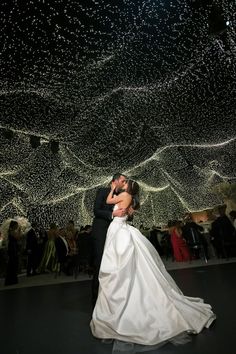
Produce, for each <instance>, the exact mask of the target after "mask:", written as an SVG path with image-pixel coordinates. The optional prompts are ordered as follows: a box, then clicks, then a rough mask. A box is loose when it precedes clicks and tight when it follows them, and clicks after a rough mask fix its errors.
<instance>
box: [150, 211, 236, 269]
mask: <svg viewBox="0 0 236 354" xmlns="http://www.w3.org/2000/svg"><path fill="white" fill-rule="evenodd" d="M205 231H206V230H205V229H204V228H203V226H201V225H200V224H198V223H196V222H194V220H193V215H192V214H191V213H187V214H185V216H184V218H183V220H173V221H169V222H168V228H167V229H166V230H165V231H164V232H163V231H161V230H160V229H159V230H158V229H156V231H155V228H154V229H153V230H151V231H150V232H149V235H150V241H151V242H152V244H153V245H154V247H155V248H156V250H157V251H158V252H159V254H160V255H165V256H166V257H169V256H171V258H172V259H173V261H176V262H187V261H191V260H194V259H199V258H204V259H205V261H206V262H207V260H208V259H209V258H210V253H211V256H212V255H213V256H216V257H217V258H228V257H230V256H236V211H235V210H232V211H231V212H230V213H229V216H227V215H226V205H221V206H219V207H218V213H217V215H215V219H214V220H213V221H212V222H211V224H210V228H209V229H208V230H207V232H205ZM146 232H147V231H146ZM155 232H156V234H158V233H159V235H160V237H159V240H158V239H157V237H154V236H153V235H154V233H155ZM143 233H144V232H143ZM158 241H159V242H158ZM209 249H211V252H210V251H209Z"/></svg>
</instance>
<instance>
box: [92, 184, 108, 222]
mask: <svg viewBox="0 0 236 354" xmlns="http://www.w3.org/2000/svg"><path fill="white" fill-rule="evenodd" d="M106 199H107V191H106V190H105V189H99V190H98V191H97V195H96V199H95V203H94V208H93V212H94V215H95V217H97V218H101V219H105V220H108V221H111V220H112V211H111V210H106V209H105V208H104V206H105V205H106Z"/></svg>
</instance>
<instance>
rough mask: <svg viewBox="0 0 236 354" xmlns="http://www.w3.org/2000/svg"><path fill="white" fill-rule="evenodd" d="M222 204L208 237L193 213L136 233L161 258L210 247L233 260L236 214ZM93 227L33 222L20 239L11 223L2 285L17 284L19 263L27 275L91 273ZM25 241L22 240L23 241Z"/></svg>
mask: <svg viewBox="0 0 236 354" xmlns="http://www.w3.org/2000/svg"><path fill="white" fill-rule="evenodd" d="M225 211H226V206H225V205H223V206H220V207H219V208H218V215H217V216H216V217H215V220H214V221H213V222H212V223H211V227H210V229H209V230H208V235H207V236H208V237H206V233H205V230H204V228H203V227H202V226H201V225H200V224H197V223H196V222H194V220H193V217H192V214H191V213H187V214H185V216H184V217H183V220H181V221H180V220H173V221H169V222H168V225H167V226H166V227H165V228H158V227H155V226H153V227H152V228H151V229H148V228H144V226H143V225H140V228H139V229H140V231H141V233H142V234H143V235H144V236H146V237H147V238H148V239H149V241H150V242H151V243H152V244H153V246H154V247H155V248H156V250H157V251H158V253H159V254H160V256H162V257H165V258H166V259H167V258H168V257H171V258H172V260H173V261H176V262H188V261H191V260H194V259H199V258H204V259H205V260H206V261H207V260H208V259H209V258H210V252H209V248H210V247H212V248H213V250H214V253H215V254H214V255H215V256H216V257H218V258H227V257H229V256H236V229H235V228H236V211H234V210H233V211H231V212H230V213H229V216H227V215H226V213H225ZM91 231H92V227H91V225H86V226H85V227H81V228H80V230H78V229H77V228H76V227H75V224H74V221H73V220H70V221H68V223H67V225H66V226H65V227H64V228H59V227H58V226H57V225H56V224H55V223H52V224H51V225H50V228H49V230H47V231H45V230H43V229H42V228H40V227H39V225H37V224H36V223H34V222H32V223H31V224H30V228H29V229H28V230H27V232H26V233H25V235H24V237H23V238H22V232H21V227H20V225H19V223H18V222H17V221H16V220H11V222H10V224H9V228H8V235H7V244H6V246H7V247H6V249H7V261H6V269H5V285H11V284H16V283H17V282H18V278H17V274H18V271H19V262H20V260H21V258H22V257H23V258H24V259H25V261H26V264H25V268H26V274H27V276H29V277H30V276H34V275H37V274H42V273H47V272H55V273H59V272H61V271H62V272H64V273H65V274H66V275H73V274H75V273H76V272H79V271H81V270H82V271H86V272H87V273H89V274H90V275H92V272H93V242H92V237H91ZM22 239H24V242H22Z"/></svg>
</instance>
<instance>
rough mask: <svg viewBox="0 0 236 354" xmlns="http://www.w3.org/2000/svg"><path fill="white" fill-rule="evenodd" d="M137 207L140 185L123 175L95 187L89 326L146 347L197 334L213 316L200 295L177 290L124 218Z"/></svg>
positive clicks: (99, 335)
mask: <svg viewBox="0 0 236 354" xmlns="http://www.w3.org/2000/svg"><path fill="white" fill-rule="evenodd" d="M119 190H121V192H120V193H118V191H119ZM138 208H139V185H138V183H137V182H136V181H134V180H131V179H128V178H127V177H126V176H125V175H123V174H115V175H114V176H113V179H112V182H111V185H110V187H108V188H101V189H100V190H98V192H97V195H96V199H95V203H94V215H95V217H94V221H93V228H92V236H93V242H94V266H95V271H94V277H93V281H92V295H93V305H94V309H93V314H92V319H91V322H90V328H91V331H92V334H93V336H95V337H96V338H100V339H104V340H107V339H111V340H115V342H120V343H129V344H131V343H133V344H135V345H142V346H144V345H145V346H148V347H149V348H150V346H160V345H162V344H165V343H166V342H168V341H170V342H173V343H174V342H175V341H176V339H177V340H178V337H180V336H183V335H186V333H194V334H197V333H199V332H201V331H202V330H203V328H204V327H207V328H208V327H209V326H210V325H211V323H212V322H213V321H214V320H215V318H216V316H215V314H214V313H213V312H212V310H211V306H210V305H209V304H205V303H204V301H203V300H202V299H201V298H196V297H188V296H185V295H184V294H183V293H182V291H181V290H180V289H179V288H178V286H177V284H176V283H175V281H174V280H173V279H172V277H171V276H170V274H169V273H168V272H167V271H166V269H165V266H164V264H163V262H162V260H161V258H160V256H159V254H158V252H157V251H156V249H155V248H154V247H153V246H152V244H151V243H150V242H149V240H148V239H147V238H146V237H145V236H144V235H142V234H141V232H140V231H139V230H138V229H136V228H135V227H133V226H131V225H129V223H127V219H128V213H133V212H134V211H135V210H137V209H138Z"/></svg>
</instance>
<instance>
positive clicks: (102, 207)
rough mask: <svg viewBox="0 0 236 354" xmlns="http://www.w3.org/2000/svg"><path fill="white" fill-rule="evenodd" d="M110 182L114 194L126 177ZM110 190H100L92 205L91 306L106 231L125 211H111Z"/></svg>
mask: <svg viewBox="0 0 236 354" xmlns="http://www.w3.org/2000/svg"><path fill="white" fill-rule="evenodd" d="M112 182H115V184H116V193H118V192H119V190H120V189H122V187H123V186H124V184H125V182H126V176H124V175H122V174H121V173H116V174H115V175H114V176H113V178H112ZM110 190H111V188H110V187H107V188H100V189H99V190H98V191H97V195H96V198H95V203H94V209H93V211H94V220H93V225H92V239H93V268H94V274H93V280H92V303H93V306H94V305H95V303H96V300H97V296H98V287H99V281H98V275H99V269H100V265H101V261H102V255H103V250H104V245H105V241H106V235H107V229H108V227H109V225H110V222H111V221H112V219H113V217H115V216H118V217H121V216H124V215H125V214H126V213H127V211H126V210H125V209H117V210H115V211H113V207H114V206H113V205H111V204H107V203H106V200H107V196H108V194H109V193H110Z"/></svg>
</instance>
